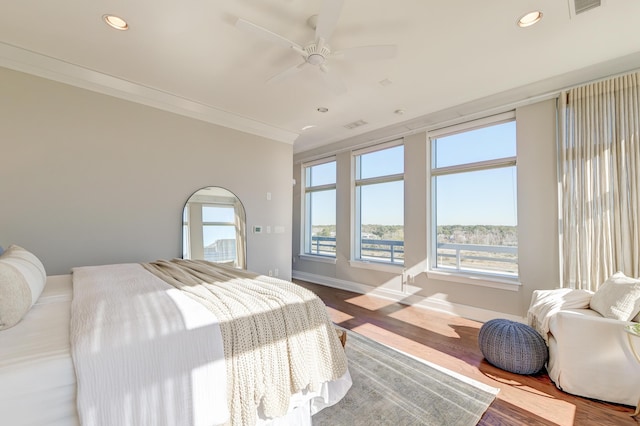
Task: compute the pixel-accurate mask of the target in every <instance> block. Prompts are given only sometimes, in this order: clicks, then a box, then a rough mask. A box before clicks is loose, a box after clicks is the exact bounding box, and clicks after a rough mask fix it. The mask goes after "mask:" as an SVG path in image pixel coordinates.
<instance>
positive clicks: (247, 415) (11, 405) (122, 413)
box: [0, 250, 351, 425]
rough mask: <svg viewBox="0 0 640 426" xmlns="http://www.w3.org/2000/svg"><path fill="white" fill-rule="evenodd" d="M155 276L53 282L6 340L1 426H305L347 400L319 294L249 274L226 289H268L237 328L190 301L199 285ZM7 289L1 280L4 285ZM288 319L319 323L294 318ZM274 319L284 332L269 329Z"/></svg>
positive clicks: (139, 267)
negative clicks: (319, 315) (319, 308)
mask: <svg viewBox="0 0 640 426" xmlns="http://www.w3.org/2000/svg"><path fill="white" fill-rule="evenodd" d="M8 251H10V250H8ZM6 255H7V253H5V254H3V255H2V256H0V263H2V262H3V259H4V260H6V259H5V258H6V257H7V256H6ZM23 260H24V259H23ZM36 260H37V259H36ZM28 261H29V262H31V263H34V262H35V261H34V260H33V259H31V258H28ZM23 263H24V262H23ZM27 263H28V262H27ZM166 263H167V264H170V267H171V268H173V264H171V262H166ZM204 263H206V262H204ZM150 265H151V264H144V265H143V264H118V265H104V266H95V267H83V268H75V269H74V270H73V273H72V274H71V275H59V276H49V277H46V285H44V286H43V288H42V290H41V294H38V297H34V300H33V303H32V305H31V306H30V307H29V308H28V311H27V312H26V313H25V314H24V316H23V317H22V318H21V319H20V320H19V322H17V323H16V324H15V325H13V326H10V327H5V329H2V330H0V417H1V418H2V421H3V424H11V425H42V424H48V425H78V424H82V425H110V424H113V425H116V424H117V425H127V424H129V425H139V424H154V425H163V424H166V425H215V424H233V425H240V424H258V425H268V424H271V425H286V424H295V425H305V424H311V416H312V415H313V414H314V413H316V412H318V411H319V410H321V409H323V408H325V407H329V406H331V405H333V404H335V403H336V402H337V401H339V400H340V399H341V398H342V397H343V396H344V395H345V394H346V392H347V391H348V390H349V388H350V386H351V378H350V376H349V372H348V369H346V356H345V355H344V351H342V347H341V345H340V342H339V339H338V337H337V335H336V333H335V332H334V329H333V326H332V324H331V322H330V321H329V319H328V317H327V316H326V310H324V305H322V306H323V309H322V310H323V311H324V315H325V318H326V319H325V320H324V321H323V322H322V323H321V324H319V323H318V321H317V320H316V319H315V317H313V315H312V314H311V313H310V311H313V310H314V309H315V310H316V311H317V308H316V306H317V305H316V303H317V301H314V300H313V299H314V298H316V297H315V295H313V293H310V292H308V291H307V290H304V289H302V288H301V287H299V286H295V284H293V283H289V282H286V281H282V280H277V279H273V278H270V277H261V276H255V275H253V274H250V273H247V272H244V271H240V274H241V275H240V277H239V278H234V279H229V280H227V281H225V282H223V283H218V284H219V285H220V286H222V287H225V286H227V283H229V285H231V284H232V281H233V282H234V283H235V285H236V287H229V288H228V290H229V289H230V290H229V291H231V293H233V294H236V290H237V285H238V284H240V285H241V286H242V285H246V286H247V287H254V286H255V287H256V288H267V289H269V290H267V291H266V295H265V301H263V302H256V303H257V305H259V306H257V311H256V313H254V314H252V315H247V314H246V312H245V313H240V314H239V315H238V318H234V319H232V320H229V318H228V317H225V316H224V315H226V314H224V313H222V312H221V311H216V309H221V308H219V307H218V308H211V307H207V303H210V302H206V301H205V302H204V303H203V302H202V301H198V297H200V295H198V294H197V292H198V291H201V290H196V292H195V293H196V294H195V295H194V294H189V292H192V293H193V287H192V286H190V285H185V286H186V287H188V288H182V289H181V288H180V287H181V286H182V285H181V284H178V285H177V287H176V286H174V285H172V284H170V283H168V282H166V281H164V280H163V279H162V278H161V275H162V274H160V275H158V274H157V273H153V272H152V270H153V269H154V267H155V268H157V265H156V266H150ZM0 266H2V265H0ZM14 266H15V265H14ZM198 267H199V266H198ZM14 269H15V268H14ZM18 269H20V268H18ZM27 269H28V268H27ZM222 269H223V270H222V272H221V273H222V274H226V273H227V272H229V271H226V270H225V268H224V267H222ZM228 269H231V268H228ZM43 270H44V269H42V271H43ZM174 272H175V271H174ZM181 273H182V272H176V274H177V275H180V274H181ZM176 274H174V278H175V275H176ZM34 275H37V274H34ZM2 279H3V278H2V271H1V270H0V286H1V285H2ZM5 279H6V277H5ZM27 281H29V279H27ZM187 281H188V280H187ZM291 286H295V287H291ZM282 288H291V289H293V291H294V294H297V296H295V295H294V296H292V295H291V294H289V293H286V294H287V296H285V299H287V298H289V300H288V301H286V300H285V302H283V301H282V299H277V298H276V297H275V296H274V294H273V292H274V291H275V292H276V293H277V292H280V291H281V289H282ZM274 289H275V290H274ZM261 291H262V290H261ZM32 293H37V289H36V290H35V291H33V290H32ZM300 295H302V296H300ZM300 297H302V299H304V300H302V299H300ZM307 297H309V298H310V299H308V298H307ZM5 299H6V298H5ZM248 300H251V296H246V295H242V296H239V297H237V295H236V301H235V302H234V303H242V304H244V305H246V306H249V305H252V304H253V302H252V303H248V302H247V301H248ZM318 300H319V299H318ZM5 301H6V300H5ZM223 303H226V304H230V302H223ZM290 306H293V308H290ZM265 307H269V309H265ZM1 308H2V301H0V310H1ZM252 309H256V306H253V307H252ZM290 309H294V310H297V311H301V312H302V316H303V317H304V316H305V315H308V316H309V318H314V319H313V320H308V319H304V318H302V317H300V318H296V317H295V316H293V317H292V316H291V313H290ZM231 310H232V311H233V310H235V308H234V309H231ZM6 312H8V311H7V310H6V309H5V313H6ZM214 312H217V314H214ZM305 312H306V313H305ZM316 314H317V313H316ZM316 314H314V315H316ZM221 318H224V320H221ZM301 318H302V319H301ZM2 320H3V318H2V312H0V325H2ZM267 320H269V321H284V322H283V323H282V324H280V325H275V326H274V328H270V327H271V326H265V325H264V323H265V321H267ZM285 320H286V321H285ZM238 321H239V322H240V323H243V325H242V326H241V327H239V328H238V326H237V324H236V323H237V322H238ZM292 322H293V323H295V324H291V323H292ZM247 324H257V328H256V329H255V330H257V331H255V330H254V331H252V332H244V331H242V330H245V328H244V327H247ZM234 329H236V331H235V332H234V331H233V330H234ZM283 329H286V332H285V334H282V332H281V331H278V330H283ZM305 329H311V331H310V334H308V333H307V332H306V331H304V330H305ZM229 330H232V331H231V333H230V332H229ZM269 330H271V331H269ZM305 333H306V334H305ZM307 334H308V335H307ZM261 339H262V340H261ZM264 339H267V340H264ZM223 342H224V343H223ZM229 342H231V343H229ZM238 342H240V343H238ZM259 342H262V343H259ZM264 342H270V343H269V344H265V343H264ZM336 347H338V348H339V349H340V352H338V351H336V350H335V349H336ZM229 348H235V349H233V350H230V349H229ZM265 348H268V349H265ZM254 349H255V350H254ZM321 358H325V360H323V359H321ZM326 358H329V359H328V360H326ZM256 360H258V361H256ZM323 363H324V367H322V366H321V367H319V365H320V364H323ZM343 363H344V365H345V367H344V369H343V368H342V367H341V365H342V364H343ZM236 370H237V371H236ZM282 371H285V372H287V373H286V374H285V377H284V378H283V377H279V375H280V373H281V372H282ZM256 377H259V379H255V378H256ZM254 379H255V380H254ZM283 383H285V384H287V386H286V389H285V390H284V391H283V389H282V386H280V385H282V384H283ZM304 383H306V385H303V384H304ZM239 384H240V385H239ZM274 386H275V387H274ZM278 386H279V387H278Z"/></svg>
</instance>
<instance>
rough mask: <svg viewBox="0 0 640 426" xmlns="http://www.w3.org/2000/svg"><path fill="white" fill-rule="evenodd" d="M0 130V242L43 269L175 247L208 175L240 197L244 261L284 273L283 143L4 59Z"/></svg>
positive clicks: (286, 170) (172, 252)
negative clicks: (257, 229) (23, 251)
mask: <svg viewBox="0 0 640 426" xmlns="http://www.w3.org/2000/svg"><path fill="white" fill-rule="evenodd" d="M0 129H1V132H0V148H1V149H0V152H1V154H0V245H2V246H4V247H7V246H8V245H9V244H12V243H15V244H18V245H21V246H23V247H25V248H27V249H28V250H30V251H32V252H33V253H35V254H36V255H37V256H38V257H39V258H40V259H41V260H42V261H43V263H44V266H45V268H46V270H47V273H48V274H49V275H54V274H65V273H69V271H70V268H72V267H74V266H84V265H99V264H109V263H121V262H140V261H151V260H155V259H166V258H172V257H179V256H181V252H182V229H181V221H182V208H183V205H184V203H185V201H186V200H187V198H189V196H190V195H191V194H192V193H193V192H194V191H195V190H197V189H198V188H201V187H203V186H211V185H215V186H222V187H225V188H227V189H229V190H230V191H232V192H233V193H234V194H236V195H237V196H238V197H239V198H240V199H241V200H242V202H243V204H244V206H245V209H246V212H247V229H248V242H247V245H248V247H247V260H248V268H249V269H251V270H254V271H256V272H260V273H267V272H268V271H269V270H275V269H276V268H277V269H278V270H279V272H280V277H282V278H285V279H288V278H290V272H291V203H292V190H291V163H292V155H293V154H292V146H291V145H288V144H284V143H281V142H276V141H273V140H269V139H264V138H260V137H257V136H253V135H249V134H245V133H242V132H238V131H235V130H231V129H228V128H225V127H221V126H216V125H213V124H208V123H205V122H201V121H198V120H194V119H190V118H186V117H182V116H179V115H175V114H171V113H168V112H164V111H160V110H156V109H154V108H150V107H146V106H143V105H139V104H135V103H132V102H128V101H124V100H120V99H116V98H113V97H110V96H106V95H102V94H97V93H94V92H90V91H87V90H83V89H79V88H75V87H71V86H67V85H64V84H61V83H56V82H52V81H49V80H45V79H42V78H38V77H33V76H30V75H27V74H23V73H19V72H15V71H10V70H7V69H3V68H0ZM267 192H270V193H271V200H270V201H268V200H267V197H266V193H267ZM254 225H262V226H271V227H272V229H274V228H275V227H276V226H277V227H284V232H283V233H278V234H276V233H271V234H266V233H263V234H253V233H251V229H252V227H253V226H254Z"/></svg>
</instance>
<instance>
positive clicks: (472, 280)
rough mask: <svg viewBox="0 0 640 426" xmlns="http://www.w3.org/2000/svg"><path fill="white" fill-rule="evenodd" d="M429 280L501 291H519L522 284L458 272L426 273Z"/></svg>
mask: <svg viewBox="0 0 640 426" xmlns="http://www.w3.org/2000/svg"><path fill="white" fill-rule="evenodd" d="M426 274H427V278H431V279H434V280H442V281H452V282H456V283H460V284H470V285H477V286H481V287H490V288H497V289H500V290H510V291H519V290H520V287H522V284H521V283H520V281H519V280H518V279H517V278H508V277H504V278H503V277H497V276H490V275H483V274H473V273H468V272H467V273H465V272H457V271H451V272H449V271H441V270H438V271H435V270H430V271H426Z"/></svg>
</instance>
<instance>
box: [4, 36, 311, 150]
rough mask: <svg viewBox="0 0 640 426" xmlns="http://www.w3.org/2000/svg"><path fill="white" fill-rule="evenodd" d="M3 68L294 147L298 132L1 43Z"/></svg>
mask: <svg viewBox="0 0 640 426" xmlns="http://www.w3.org/2000/svg"><path fill="white" fill-rule="evenodd" d="M0 66H1V67H4V68H9V69H12V70H15V71H20V72H24V73H27V74H32V75H35V76H38V77H42V78H46V79H49V80H53V81H57V82H59V83H64V84H68V85H71V86H75V87H79V88H82V89H86V90H91V91H93V92H97V93H102V94H104V95H109V96H114V97H116V98H120V99H125V100H127V101H131V102H135V103H139V104H142V105H146V106H150V107H153V108H157V109H160V110H163V111H168V112H172V113H174V114H179V115H182V116H185V117H190V118H194V119H196V120H201V121H205V122H207V123H211V124H216V125H219V126H224V127H228V128H231V129H234V130H238V131H241V132H245V133H250V134H252V135H256V136H261V137H264V138H268V139H273V140H276V141H279V142H283V143H287V144H290V145H292V144H293V142H294V141H295V140H296V138H297V137H298V136H299V134H298V133H295V132H290V131H288V130H284V129H280V128H277V127H274V126H269V125H267V124H264V123H261V122H259V121H256V120H252V119H250V118H247V117H243V116H240V115H237V114H233V113H231V112H228V111H224V110H221V109H217V108H214V107H211V106H208V105H205V104H203V103H200V102H196V101H192V100H189V99H186V98H182V97H180V96H176V95H173V94H171V93H167V92H163V91H161V90H157V89H153V88H150V87H146V86H142V85H140V84H137V83H132V82H130V81H126V80H123V79H120V78H117V77H113V76H110V75H107V74H103V73H101V72H98V71H94V70H90V69H88V68H84V67H81V66H78V65H74V64H71V63H69V62H64V61H61V60H59V59H55V58H52V57H49V56H45V55H41V54H39V53H35V52H31V51H29V50H25V49H22V48H20V47H16V46H12V45H9V44H6V43H1V42H0Z"/></svg>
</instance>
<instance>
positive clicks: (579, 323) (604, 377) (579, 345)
mask: <svg viewBox="0 0 640 426" xmlns="http://www.w3.org/2000/svg"><path fill="white" fill-rule="evenodd" d="M629 324H633V323H632V322H626V321H619V320H614V319H609V318H604V317H602V316H601V315H600V314H599V313H597V312H596V311H593V310H591V309H564V310H560V311H559V312H557V313H555V314H554V315H552V316H551V317H550V320H549V334H548V343H549V361H548V364H547V371H548V372H549V377H550V378H551V380H553V382H554V383H555V384H556V386H557V387H558V388H560V389H562V390H563V391H565V392H568V393H571V394H575V395H579V396H584V397H587V398H594V399H599V400H603V401H609V402H615V403H620V404H626V405H633V406H636V404H638V402H639V399H640V359H637V358H636V355H635V354H640V337H637V336H633V335H629V333H627V332H626V331H625V330H624V327H625V325H629ZM630 344H631V345H633V347H634V348H635V354H634V352H633V350H632V348H631V346H630Z"/></svg>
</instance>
